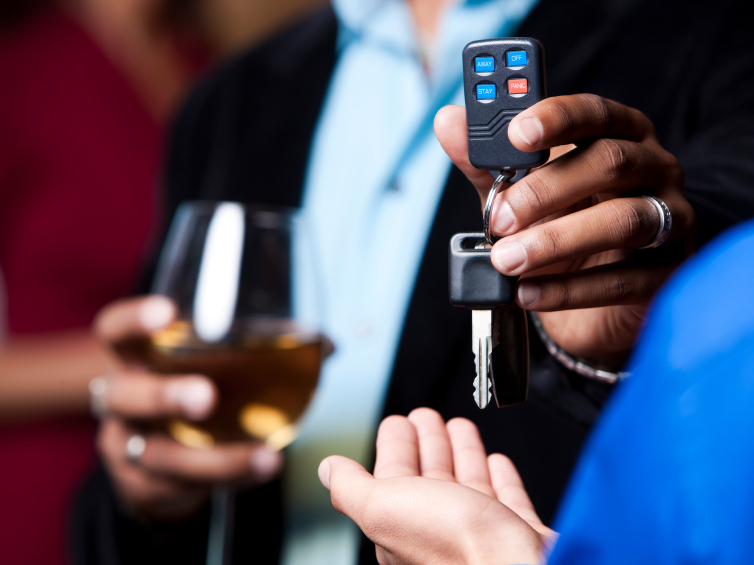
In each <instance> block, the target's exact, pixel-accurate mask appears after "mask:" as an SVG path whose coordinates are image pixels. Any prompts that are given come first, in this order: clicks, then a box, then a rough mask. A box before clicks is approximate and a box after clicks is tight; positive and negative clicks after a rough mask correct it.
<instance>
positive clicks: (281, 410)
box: [116, 202, 327, 449]
mask: <svg viewBox="0 0 754 565" xmlns="http://www.w3.org/2000/svg"><path fill="white" fill-rule="evenodd" d="M304 226H305V221H304V220H303V218H302V217H301V216H300V214H299V213H297V212H296V211H293V210H287V209H270V208H258V207H250V206H245V205H242V204H238V203H230V202H218V203H211V202H188V203H184V204H182V205H181V206H180V207H179V208H178V210H177V212H176V215H175V218H174V220H173V223H172V225H171V229H170V232H169V234H168V237H167V240H166V243H165V247H164V248H163V251H162V254H161V257H160V260H159V263H158V267H157V270H156V274H155V279H154V284H153V288H152V291H153V293H154V294H160V295H164V296H167V297H169V298H170V299H171V300H173V302H174V303H175V305H176V307H177V319H176V321H175V322H173V323H172V324H171V325H169V326H168V327H166V328H164V329H162V330H159V331H157V332H155V333H153V334H152V335H150V336H148V337H143V338H134V339H133V340H130V342H129V343H124V344H121V347H120V350H121V355H122V356H124V357H129V358H130V359H138V360H139V361H140V362H141V363H142V364H143V365H145V366H146V367H148V368H149V369H150V370H152V371H154V372H155V373H163V374H200V375H205V376H206V377H208V378H209V379H211V380H212V381H213V383H214V384H215V386H216V387H217V391H218V393H219V402H218V405H217V407H216V409H215V411H214V412H213V413H212V415H211V416H209V417H208V418H206V419H204V420H201V421H190V420H187V419H174V420H170V421H168V422H164V425H165V426H166V428H167V430H168V431H169V433H170V434H171V435H172V436H173V437H174V438H175V439H176V440H177V441H179V442H181V443H183V444H185V445H187V446H190V447H196V448H208V447H211V446H212V445H214V444H215V443H218V442H234V441H248V440H249V439H254V440H260V441H264V442H266V443H267V445H268V446H269V447H271V448H273V449H282V448H283V447H285V446H286V445H288V444H289V443H290V442H291V441H293V440H294V439H295V437H296V422H297V421H298V419H299V418H300V417H301V415H302V414H303V412H304V411H305V410H306V407H307V405H308V403H309V401H310V399H311V397H312V395H313V393H314V390H315V388H316V386H317V381H318V378H319V371H320V366H321V363H322V359H323V351H324V348H325V347H326V343H327V342H326V339H325V338H324V336H323V335H322V334H321V333H320V330H319V320H318V319H317V311H318V308H317V306H318V304H317V290H316V286H317V285H316V280H315V277H314V275H313V270H312V269H308V270H307V265H310V264H311V261H307V260H305V259H306V257H311V253H312V250H310V249H307V238H306V232H305V227H304ZM116 349H117V348H116Z"/></svg>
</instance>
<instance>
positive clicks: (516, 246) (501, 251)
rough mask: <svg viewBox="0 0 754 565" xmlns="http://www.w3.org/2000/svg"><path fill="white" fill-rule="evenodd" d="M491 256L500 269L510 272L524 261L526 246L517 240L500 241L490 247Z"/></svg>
mask: <svg viewBox="0 0 754 565" xmlns="http://www.w3.org/2000/svg"><path fill="white" fill-rule="evenodd" d="M492 257H493V259H494V260H495V263H496V264H497V266H498V268H499V269H500V270H501V271H505V272H507V273H512V272H513V271H515V270H516V269H518V268H520V267H521V266H522V265H523V264H524V263H526V248H525V247H524V245H523V244H522V243H520V242H518V241H502V242H500V243H498V244H497V245H495V247H493V248H492Z"/></svg>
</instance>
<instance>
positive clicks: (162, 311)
mask: <svg viewBox="0 0 754 565" xmlns="http://www.w3.org/2000/svg"><path fill="white" fill-rule="evenodd" d="M175 317H176V307H175V304H173V301H172V300H170V299H169V298H167V297H165V296H159V295H156V294H155V295H151V296H143V297H139V298H127V299H124V300H118V301H117V302H113V303H112V304H109V305H107V306H105V307H104V308H103V309H102V310H100V312H99V314H97V318H96V319H95V320H94V333H95V334H96V335H97V337H98V338H99V339H101V340H102V341H105V342H107V343H115V342H117V341H120V340H122V339H125V338H127V337H133V336H140V335H147V334H150V333H152V332H154V331H157V330H159V329H162V328H164V327H165V326H167V325H168V324H170V323H171V322H173V321H174V320H175Z"/></svg>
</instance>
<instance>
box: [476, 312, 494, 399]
mask: <svg viewBox="0 0 754 565" xmlns="http://www.w3.org/2000/svg"><path fill="white" fill-rule="evenodd" d="M491 335H492V312H491V311H490V310H472V311H471V349H472V351H473V352H474V361H475V365H476V378H475V379H474V400H475V401H476V404H477V406H479V408H487V405H488V404H489V402H490V398H491V396H492V393H491V392H490V379H489V373H488V371H489V360H490V349H491V345H492V339H491Z"/></svg>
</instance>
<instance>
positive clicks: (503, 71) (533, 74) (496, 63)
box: [463, 37, 550, 176]
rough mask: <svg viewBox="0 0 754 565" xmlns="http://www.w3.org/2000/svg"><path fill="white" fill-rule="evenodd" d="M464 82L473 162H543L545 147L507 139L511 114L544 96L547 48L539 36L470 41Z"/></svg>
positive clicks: (523, 165) (496, 165)
mask: <svg viewBox="0 0 754 565" xmlns="http://www.w3.org/2000/svg"><path fill="white" fill-rule="evenodd" d="M463 85H464V97H465V99H466V127H467V130H468V134H469V161H471V164H472V165H474V166H475V167H476V168H478V169H487V170H489V171H501V170H513V171H521V170H528V169H531V168H533V167H538V166H540V165H544V164H545V163H546V162H547V159H548V157H549V155H550V151H549V150H547V149H545V150H543V151H534V152H532V153H524V152H523V151H519V150H518V149H516V148H515V147H514V146H513V144H512V143H511V142H510V140H509V139H508V125H509V124H510V122H511V120H512V119H513V118H515V117H516V116H517V115H518V114H520V113H521V112H523V111H524V110H526V109H527V108H529V107H531V106H533V105H534V104H536V103H537V102H539V101H540V100H544V99H545V98H546V97H547V85H546V77H545V53H544V48H543V47H542V44H541V43H540V42H539V41H537V40H536V39H532V38H528V37H503V38H499V39H486V40H483V41H472V42H471V43H469V44H468V45H467V46H466V47H465V48H464V50H463ZM495 176H497V174H496V175H495Z"/></svg>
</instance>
